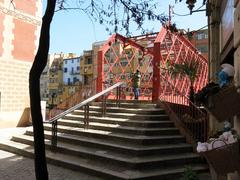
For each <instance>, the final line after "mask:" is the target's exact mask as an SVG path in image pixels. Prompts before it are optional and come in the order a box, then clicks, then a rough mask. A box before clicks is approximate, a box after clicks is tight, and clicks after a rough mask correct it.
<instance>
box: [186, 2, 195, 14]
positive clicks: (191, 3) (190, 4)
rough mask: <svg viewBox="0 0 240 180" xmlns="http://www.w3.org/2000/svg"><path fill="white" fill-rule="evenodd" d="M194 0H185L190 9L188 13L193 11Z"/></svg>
mask: <svg viewBox="0 0 240 180" xmlns="http://www.w3.org/2000/svg"><path fill="white" fill-rule="evenodd" d="M195 3H196V0H187V1H186V4H188V8H189V10H190V14H192V12H193V8H194V6H195Z"/></svg>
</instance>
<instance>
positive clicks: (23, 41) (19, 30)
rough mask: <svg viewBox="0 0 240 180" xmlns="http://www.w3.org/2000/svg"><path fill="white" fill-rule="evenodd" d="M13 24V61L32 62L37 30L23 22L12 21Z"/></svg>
mask: <svg viewBox="0 0 240 180" xmlns="http://www.w3.org/2000/svg"><path fill="white" fill-rule="evenodd" d="M13 23H14V29H13V34H14V39H13V41H12V43H13V47H14V49H13V51H12V55H13V58H14V59H18V60H22V61H30V62H32V61H33V58H34V50H35V48H36V47H35V40H36V37H35V31H36V30H37V26H36V25H32V24H29V23H27V22H23V21H21V20H18V19H14V20H13Z"/></svg>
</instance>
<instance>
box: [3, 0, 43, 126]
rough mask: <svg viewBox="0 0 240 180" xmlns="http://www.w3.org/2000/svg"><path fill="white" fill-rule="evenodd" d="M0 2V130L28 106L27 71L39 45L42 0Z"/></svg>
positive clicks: (16, 118) (4, 0) (13, 122)
mask: <svg viewBox="0 0 240 180" xmlns="http://www.w3.org/2000/svg"><path fill="white" fill-rule="evenodd" d="M9 2H10V1H9V0H0V128H1V127H9V126H10V127H12V126H15V125H16V124H17V122H18V120H19V119H20V117H21V114H22V112H23V111H24V108H26V107H29V91H28V86H29V84H28V79H29V71H30V68H31V66H32V62H33V60H34V56H35V53H36V50H37V46H38V37H39V32H40V25H41V17H42V1H41V0H14V5H12V4H10V3H9Z"/></svg>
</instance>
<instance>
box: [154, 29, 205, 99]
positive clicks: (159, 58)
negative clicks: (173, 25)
mask: <svg viewBox="0 0 240 180" xmlns="http://www.w3.org/2000/svg"><path fill="white" fill-rule="evenodd" d="M154 50H155V51H154V55H156V58H154V60H155V63H154V64H157V65H158V66H159V67H160V70H159V71H156V72H155V73H154V76H156V77H157V80H155V79H154V81H157V82H160V85H159V84H157V83H153V85H154V86H153V89H158V90H157V91H156V92H155V94H153V99H155V100H157V99H158V98H159V97H160V96H161V99H163V98H165V100H166V98H167V97H168V96H172V95H173V94H174V93H175V94H176V92H178V93H180V94H182V95H185V96H188V95H189V90H190V80H189V78H188V77H187V76H183V75H180V74H179V75H177V76H176V77H172V74H171V73H170V72H169V71H168V70H167V67H166V62H167V61H169V62H170V63H172V64H175V63H178V64H181V63H188V64H191V63H193V62H194V63H196V64H198V70H197V78H196V79H195V81H194V84H193V88H194V91H195V92H197V91H198V90H200V89H202V88H203V87H204V86H205V85H206V83H207V81H208V79H207V77H208V63H207V60H206V59H205V58H204V56H202V55H201V54H200V53H199V52H198V50H197V49H196V48H195V47H194V46H193V45H192V44H191V43H190V41H188V40H187V39H186V38H185V37H184V36H183V35H181V34H179V33H176V32H175V33H172V32H171V31H170V30H168V29H166V28H164V27H163V28H162V29H161V31H160V33H159V34H158V37H157V38H156V41H155V49H154ZM164 81H167V83H166V82H164ZM170 84H171V85H170ZM155 86H156V87H155Z"/></svg>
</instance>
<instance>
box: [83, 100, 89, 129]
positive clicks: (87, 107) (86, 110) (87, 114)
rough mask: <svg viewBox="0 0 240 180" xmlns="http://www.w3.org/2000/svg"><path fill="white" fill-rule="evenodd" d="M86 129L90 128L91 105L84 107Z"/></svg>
mask: <svg viewBox="0 0 240 180" xmlns="http://www.w3.org/2000/svg"><path fill="white" fill-rule="evenodd" d="M83 109H84V128H85V129H88V127H89V104H86V105H84V107H83Z"/></svg>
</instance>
